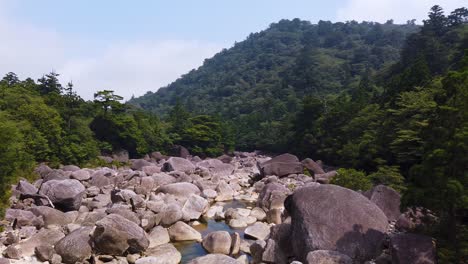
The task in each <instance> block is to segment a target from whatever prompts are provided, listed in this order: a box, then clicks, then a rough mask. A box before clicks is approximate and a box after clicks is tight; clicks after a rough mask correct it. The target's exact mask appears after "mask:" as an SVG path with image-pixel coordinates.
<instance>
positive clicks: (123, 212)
mask: <svg viewBox="0 0 468 264" xmlns="http://www.w3.org/2000/svg"><path fill="white" fill-rule="evenodd" d="M106 213H107V214H118V215H120V216H122V217H124V218H125V219H127V220H129V221H132V222H133V223H135V224H137V225H140V222H141V221H140V218H138V216H137V214H136V213H135V212H133V211H131V210H130V209H129V208H125V207H112V208H108V209H106Z"/></svg>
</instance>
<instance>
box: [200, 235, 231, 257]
mask: <svg viewBox="0 0 468 264" xmlns="http://www.w3.org/2000/svg"><path fill="white" fill-rule="evenodd" d="M202 246H203V248H205V249H206V251H208V252H209V253H219V254H225V255H229V253H230V249H231V235H229V233H228V232H226V231H215V232H212V233H209V234H208V235H207V236H206V237H205V238H203V242H202Z"/></svg>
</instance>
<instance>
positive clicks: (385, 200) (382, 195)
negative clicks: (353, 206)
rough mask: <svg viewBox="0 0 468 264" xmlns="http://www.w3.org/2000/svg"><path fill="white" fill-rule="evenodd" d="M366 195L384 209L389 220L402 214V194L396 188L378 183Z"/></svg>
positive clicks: (395, 218) (393, 219)
mask: <svg viewBox="0 0 468 264" xmlns="http://www.w3.org/2000/svg"><path fill="white" fill-rule="evenodd" d="M365 196H366V197H367V198H369V200H371V201H372V202H373V203H375V204H376V205H377V206H378V207H379V208H380V209H382V211H383V212H384V213H385V215H386V216H387V218H388V220H390V221H395V220H397V219H398V217H399V216H400V214H401V212H400V199H401V195H400V194H399V193H398V192H397V191H395V190H394V189H392V188H390V187H388V186H385V185H377V186H375V187H374V188H372V189H371V190H369V191H367V192H366V193H365Z"/></svg>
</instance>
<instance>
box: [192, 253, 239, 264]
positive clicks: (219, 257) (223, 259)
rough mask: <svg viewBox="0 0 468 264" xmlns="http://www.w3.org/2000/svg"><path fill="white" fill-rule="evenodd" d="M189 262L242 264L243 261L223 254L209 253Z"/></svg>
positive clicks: (200, 263) (194, 263) (197, 263)
mask: <svg viewBox="0 0 468 264" xmlns="http://www.w3.org/2000/svg"><path fill="white" fill-rule="evenodd" d="M188 264H241V262H240V261H237V260H236V259H234V258H231V257H228V256H226V255H223V254H208V255H206V256H203V257H198V258H196V259H193V260H191V261H190V262H189V263H188Z"/></svg>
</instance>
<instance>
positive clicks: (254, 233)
mask: <svg viewBox="0 0 468 264" xmlns="http://www.w3.org/2000/svg"><path fill="white" fill-rule="evenodd" d="M244 233H245V234H246V235H247V236H249V237H252V238H254V239H258V240H265V238H266V237H267V236H268V235H269V234H270V227H269V226H268V225H267V224H265V223H262V222H257V223H255V224H254V225H252V226H249V227H247V228H246V229H245V231H244Z"/></svg>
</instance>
